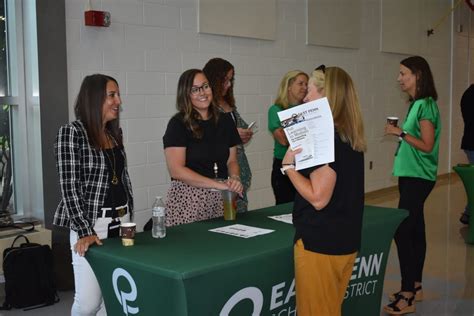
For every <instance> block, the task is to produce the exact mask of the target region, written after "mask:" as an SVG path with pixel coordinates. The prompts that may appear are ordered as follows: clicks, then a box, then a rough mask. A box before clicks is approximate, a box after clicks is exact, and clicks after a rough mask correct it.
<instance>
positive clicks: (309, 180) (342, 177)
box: [282, 66, 366, 316]
mask: <svg viewBox="0 0 474 316" xmlns="http://www.w3.org/2000/svg"><path fill="white" fill-rule="evenodd" d="M325 96H326V97H327V98H328V101H329V104H330V106H331V111H332V115H333V118H334V127H335V133H334V150H335V153H334V157H335V160H334V162H331V163H329V164H324V165H319V166H314V167H310V168H307V169H303V170H299V171H296V170H295V155H296V154H297V153H299V152H301V149H296V150H291V149H288V151H287V153H286V155H285V157H284V158H283V166H284V167H283V168H282V172H284V173H285V174H286V175H287V176H288V178H289V179H290V181H291V182H292V183H293V185H294V186H295V188H296V196H295V204H294V207H293V225H294V226H295V230H296V232H295V238H294V240H295V245H294V260H295V282H296V305H297V308H298V315H300V316H306V315H334V316H335V315H341V305H342V302H343V300H344V294H345V292H346V288H347V285H348V284H349V280H350V277H351V274H352V268H353V265H354V261H355V258H356V255H357V252H358V251H359V249H360V244H361V230H362V214H363V210H364V151H365V150H366V142H365V137H364V126H363V122H362V115H361V111H360V106H359V100H358V96H357V93H356V91H355V88H354V84H353V82H352V79H351V77H350V76H349V75H348V74H347V73H346V72H345V71H344V70H343V69H341V68H338V67H329V68H325V67H324V66H320V67H318V68H317V69H316V70H315V71H313V73H312V75H311V78H310V79H309V84H308V93H307V95H306V97H305V98H304V101H305V102H309V101H313V100H316V99H319V98H322V97H325Z"/></svg>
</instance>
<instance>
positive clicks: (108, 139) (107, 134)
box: [105, 133, 119, 185]
mask: <svg viewBox="0 0 474 316" xmlns="http://www.w3.org/2000/svg"><path fill="white" fill-rule="evenodd" d="M105 135H106V136H107V141H108V142H110V143H112V144H116V142H115V139H114V138H113V137H111V136H110V135H109V133H106V134H105ZM111 138H112V140H113V141H112V140H111ZM110 150H111V151H112V158H113V162H114V163H113V164H112V160H110V157H109V154H108V153H107V150H105V156H106V157H107V159H108V160H109V163H110V166H111V167H112V180H111V181H110V182H111V183H112V184H113V185H117V184H118V183H119V179H118V177H117V173H116V172H115V153H114V147H112V148H111V149H110Z"/></svg>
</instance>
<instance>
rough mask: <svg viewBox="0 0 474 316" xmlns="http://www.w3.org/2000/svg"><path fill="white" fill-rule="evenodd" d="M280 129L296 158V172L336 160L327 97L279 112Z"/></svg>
mask: <svg viewBox="0 0 474 316" xmlns="http://www.w3.org/2000/svg"><path fill="white" fill-rule="evenodd" d="M278 117H279V118H280V121H281V126H282V127H283V130H284V131H285V135H286V137H287V139H288V142H289V143H290V147H291V148H292V149H296V148H299V147H301V148H302V149H303V151H302V152H300V153H299V154H297V155H296V157H295V164H296V168H295V169H296V170H301V169H306V168H309V167H313V166H318V165H323V164H326V163H329V162H333V161H334V121H333V118H332V112H331V108H330V107H329V103H328V100H327V98H322V99H318V100H314V101H311V102H308V103H304V104H301V105H298V106H295V107H292V108H290V109H287V110H284V111H280V112H278Z"/></svg>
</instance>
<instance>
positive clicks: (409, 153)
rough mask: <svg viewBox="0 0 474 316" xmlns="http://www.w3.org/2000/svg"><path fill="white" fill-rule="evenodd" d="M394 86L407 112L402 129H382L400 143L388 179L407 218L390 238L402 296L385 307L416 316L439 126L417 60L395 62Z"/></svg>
mask: <svg viewBox="0 0 474 316" xmlns="http://www.w3.org/2000/svg"><path fill="white" fill-rule="evenodd" d="M398 82H399V84H400V87H401V89H402V91H404V92H406V93H407V94H408V96H409V97H410V106H409V108H408V113H407V116H406V118H405V122H404V123H403V126H402V127H401V128H400V127H398V126H392V125H390V124H387V125H386V126H385V133H386V134H388V135H394V136H397V137H399V139H400V143H399V146H398V149H397V152H396V153H395V161H394V166H393V175H394V176H397V177H399V178H398V189H399V192H400V200H399V203H398V208H401V209H406V210H408V212H409V215H408V218H406V219H405V220H404V221H403V222H402V223H401V224H400V226H399V227H398V229H397V232H396V233H395V242H396V244H397V251H398V258H399V262H400V272H401V276H402V282H401V290H400V291H399V292H397V293H394V294H393V295H391V296H390V300H391V301H392V303H391V304H389V305H387V306H385V307H384V309H385V311H386V312H387V313H389V314H391V315H402V314H407V313H413V312H414V311H415V304H414V301H421V300H422V299H423V294H422V288H421V281H422V274H423V266H424V262H425V254H426V236H425V219H424V215H423V206H424V203H425V200H426V199H427V198H428V195H429V194H430V192H431V190H432V189H433V187H434V185H435V182H436V176H437V171H438V151H439V136H440V133H441V121H440V114H439V110H438V105H437V104H436V99H437V97H438V94H437V92H436V88H435V85H434V81H433V76H432V74H431V70H430V67H429V65H428V63H427V62H426V60H425V59H424V58H423V57H420V56H413V57H408V58H406V59H404V60H402V61H401V62H400V73H399V75H398Z"/></svg>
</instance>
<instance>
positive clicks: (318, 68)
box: [314, 64, 326, 74]
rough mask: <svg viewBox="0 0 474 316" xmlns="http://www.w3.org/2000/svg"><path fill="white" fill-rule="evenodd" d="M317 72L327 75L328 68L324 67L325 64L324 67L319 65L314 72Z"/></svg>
mask: <svg viewBox="0 0 474 316" xmlns="http://www.w3.org/2000/svg"><path fill="white" fill-rule="evenodd" d="M316 70H321V71H322V72H323V74H325V73H326V66H324V64H323V65H319V66H318V67H316V68H315V69H314V71H316Z"/></svg>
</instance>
